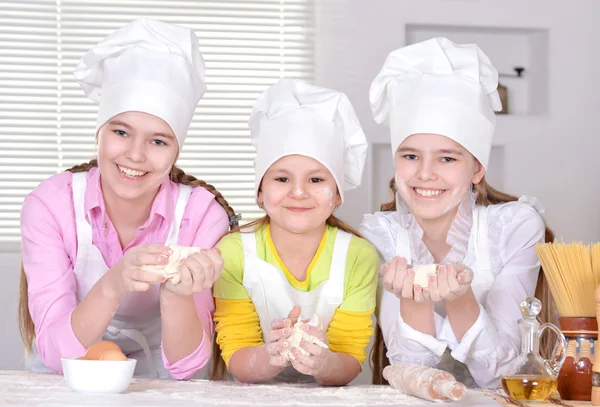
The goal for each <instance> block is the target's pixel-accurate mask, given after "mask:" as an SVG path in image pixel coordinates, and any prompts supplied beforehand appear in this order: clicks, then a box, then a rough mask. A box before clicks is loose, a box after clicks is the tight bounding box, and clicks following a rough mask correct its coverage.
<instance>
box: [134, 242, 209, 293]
mask: <svg viewBox="0 0 600 407" xmlns="http://www.w3.org/2000/svg"><path fill="white" fill-rule="evenodd" d="M168 247H169V248H170V249H171V250H172V251H173V253H171V255H170V256H169V262H168V263H167V264H165V265H162V266H157V265H145V266H142V267H141V268H142V270H145V271H151V272H153V273H156V274H158V275H160V276H163V277H165V278H166V279H167V280H168V281H170V282H171V283H173V284H179V282H180V281H181V275H180V274H179V266H180V265H181V264H182V263H183V262H184V261H185V259H187V258H188V257H190V256H191V255H192V254H194V253H198V252H199V251H200V248H198V247H189V246H177V245H169V246H168Z"/></svg>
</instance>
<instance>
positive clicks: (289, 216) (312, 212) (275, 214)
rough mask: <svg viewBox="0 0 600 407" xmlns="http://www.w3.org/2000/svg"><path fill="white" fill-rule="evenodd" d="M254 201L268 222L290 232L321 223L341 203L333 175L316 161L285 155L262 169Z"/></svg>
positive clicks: (312, 227) (320, 225)
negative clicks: (263, 170) (261, 177)
mask: <svg viewBox="0 0 600 407" xmlns="http://www.w3.org/2000/svg"><path fill="white" fill-rule="evenodd" d="M257 201H258V203H259V205H261V206H262V207H263V208H264V210H265V212H266V213H267V215H269V217H270V219H271V222H272V223H274V224H276V225H277V226H279V227H281V228H282V229H285V230H286V231H288V232H292V233H305V232H308V231H311V230H314V229H316V228H319V227H322V226H323V224H324V223H325V221H326V220H327V218H329V216H331V214H332V213H333V211H334V210H335V207H336V206H337V205H339V204H340V203H341V197H340V195H339V193H338V191H337V184H336V182H335V179H334V178H333V176H332V175H331V173H330V172H329V170H328V169H327V168H325V167H324V166H323V165H322V164H321V163H319V162H318V161H316V160H314V159H312V158H310V157H306V156H302V155H289V156H286V157H283V158H281V159H279V160H278V161H276V162H275V163H274V164H273V165H271V167H269V169H268V170H267V172H266V173H265V176H264V177H263V179H262V182H261V188H260V191H259V192H258V198H257Z"/></svg>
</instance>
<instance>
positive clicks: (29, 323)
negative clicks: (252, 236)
mask: <svg viewBox="0 0 600 407" xmlns="http://www.w3.org/2000/svg"><path fill="white" fill-rule="evenodd" d="M97 166H98V162H97V160H92V161H90V162H88V163H83V164H80V165H76V166H74V167H72V168H69V169H68V170H67V171H69V172H73V173H75V172H87V171H89V170H90V169H91V168H94V167H97ZM169 178H170V179H171V181H173V182H175V183H177V184H184V185H189V186H191V187H194V188H195V187H202V188H205V189H206V190H208V191H209V192H211V193H212V194H213V195H214V196H215V200H216V201H217V202H218V203H219V204H220V205H221V206H222V207H223V209H225V212H227V216H229V221H230V225H232V226H233V227H237V217H236V214H235V212H234V211H233V209H232V208H231V207H230V206H229V204H228V203H227V200H225V198H224V197H223V195H221V193H220V192H219V191H217V189H216V188H215V187H213V186H212V185H210V184H207V183H206V182H204V181H202V180H199V179H196V178H195V177H194V176H192V175H189V174H186V173H185V172H183V170H182V169H180V168H177V167H176V166H173V168H172V169H171V172H170V173H169ZM19 285H20V288H19V305H18V313H19V330H20V331H21V339H22V340H23V344H24V345H25V349H26V350H27V351H28V352H31V350H32V345H33V339H34V337H35V326H34V324H33V319H31V314H30V313H29V293H28V291H27V276H26V274H25V270H24V268H23V262H21V277H20V284H19Z"/></svg>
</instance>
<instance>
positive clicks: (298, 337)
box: [280, 314, 329, 362]
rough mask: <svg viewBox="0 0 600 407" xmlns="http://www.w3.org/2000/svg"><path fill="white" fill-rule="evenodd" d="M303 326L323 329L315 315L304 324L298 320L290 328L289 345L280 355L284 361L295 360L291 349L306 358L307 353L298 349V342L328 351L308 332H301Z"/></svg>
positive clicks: (326, 347) (325, 346)
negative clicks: (296, 350)
mask: <svg viewBox="0 0 600 407" xmlns="http://www.w3.org/2000/svg"><path fill="white" fill-rule="evenodd" d="M303 325H309V326H314V327H318V328H319V329H323V325H322V324H321V319H320V318H319V316H318V315H317V314H315V315H313V317H312V318H311V319H310V321H308V322H307V323H306V324H305V323H304V322H302V321H300V320H298V322H296V323H295V324H294V326H293V327H292V333H291V334H290V336H289V337H288V338H287V341H288V343H289V345H288V346H287V347H286V348H284V349H282V350H281V352H280V354H281V356H283V357H284V358H285V360H286V361H288V362H291V361H293V360H295V359H296V357H295V356H294V354H293V353H292V349H294V348H296V349H298V352H300V353H301V354H303V355H304V356H308V355H309V353H308V352H307V351H305V350H304V349H302V348H301V347H300V342H302V340H305V341H306V342H308V343H314V344H315V345H317V346H320V347H321V348H323V349H329V346H327V345H326V344H325V343H323V342H321V341H320V340H318V339H317V338H315V337H314V336H312V335H310V334H309V333H308V332H306V331H303V330H302V326H303Z"/></svg>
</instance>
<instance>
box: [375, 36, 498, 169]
mask: <svg viewBox="0 0 600 407" xmlns="http://www.w3.org/2000/svg"><path fill="white" fill-rule="evenodd" d="M497 87H498V71H497V70H496V68H494V66H493V65H492V63H491V62H490V59H489V58H488V57H487V56H486V55H485V54H484V53H483V51H482V50H481V49H479V47H478V46H477V45H475V44H455V43H453V42H452V41H450V40H448V39H446V38H433V39H430V40H427V41H423V42H420V43H417V44H413V45H409V46H406V47H404V48H400V49H398V50H396V51H393V52H392V53H390V54H389V56H388V58H387V60H386V61H385V63H384V65H383V68H382V69H381V71H380V72H379V74H378V75H377V77H376V78H375V80H374V81H373V83H372V84H371V89H370V93H369V99H370V102H371V110H372V112H373V117H374V119H375V121H376V122H378V123H380V124H384V125H386V126H388V127H389V129H390V133H391V144H392V153H393V154H395V153H396V151H397V150H398V147H399V146H400V144H402V142H403V141H404V140H405V139H406V138H408V137H409V136H411V135H413V134H418V133H429V134H439V135H442V136H446V137H448V138H450V139H452V140H454V141H456V142H457V143H459V144H461V145H462V146H463V147H464V148H465V149H467V150H468V151H469V152H470V153H471V154H473V156H475V158H477V160H479V162H480V163H481V164H482V165H483V166H484V167H485V168H487V165H488V161H489V156H490V150H491V148H492V136H493V134H494V129H495V126H496V117H495V113H494V111H500V110H502V103H501V102H500V96H499V95H498V91H497Z"/></svg>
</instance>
